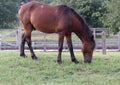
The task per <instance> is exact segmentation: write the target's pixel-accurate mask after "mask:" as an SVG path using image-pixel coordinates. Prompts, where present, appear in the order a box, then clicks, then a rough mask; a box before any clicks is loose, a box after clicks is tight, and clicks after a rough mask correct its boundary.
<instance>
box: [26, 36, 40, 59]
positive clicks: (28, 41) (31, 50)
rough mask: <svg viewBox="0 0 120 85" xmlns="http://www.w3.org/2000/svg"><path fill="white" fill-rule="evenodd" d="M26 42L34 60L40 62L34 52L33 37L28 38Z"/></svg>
mask: <svg viewBox="0 0 120 85" xmlns="http://www.w3.org/2000/svg"><path fill="white" fill-rule="evenodd" d="M26 41H27V44H28V47H29V49H30V52H31V57H32V59H33V60H38V58H37V57H36V55H35V53H34V51H33V48H32V45H31V36H29V37H26Z"/></svg>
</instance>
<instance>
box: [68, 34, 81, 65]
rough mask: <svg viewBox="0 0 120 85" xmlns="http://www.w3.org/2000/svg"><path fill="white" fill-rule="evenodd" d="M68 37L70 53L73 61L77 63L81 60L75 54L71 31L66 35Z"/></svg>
mask: <svg viewBox="0 0 120 85" xmlns="http://www.w3.org/2000/svg"><path fill="white" fill-rule="evenodd" d="M66 39H67V44H68V48H69V51H70V55H71V61H72V62H74V63H75V64H78V63H79V62H78V61H77V59H76V58H75V55H74V52H73V46H72V40H71V33H70V34H68V35H66Z"/></svg>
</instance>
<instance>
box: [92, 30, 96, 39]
mask: <svg viewBox="0 0 120 85" xmlns="http://www.w3.org/2000/svg"><path fill="white" fill-rule="evenodd" d="M93 35H94V40H95V41H96V29H95V28H93Z"/></svg>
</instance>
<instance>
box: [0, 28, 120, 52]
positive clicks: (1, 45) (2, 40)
mask: <svg viewBox="0 0 120 85" xmlns="http://www.w3.org/2000/svg"><path fill="white" fill-rule="evenodd" d="M91 30H92V32H93V34H94V39H95V41H96V49H102V50H103V54H106V49H118V50H120V46H119V45H120V32H119V33H118V36H117V37H116V38H110V39H107V38H106V31H107V30H106V29H105V28H104V29H100V28H93V29H91ZM97 36H99V38H97ZM20 37H21V34H20V29H19V30H12V31H11V30H9V31H8V33H6V34H4V35H0V49H19V46H20V42H21V41H20V40H21V39H20ZM6 38H8V39H6ZM72 41H73V46H74V49H78V50H80V48H82V43H81V41H80V40H79V39H78V37H77V36H76V35H75V34H74V33H73V34H72ZM32 46H33V48H34V49H41V50H44V51H46V50H49V49H58V37H57V34H44V33H41V32H38V31H34V32H33V33H32ZM25 48H26V49H27V48H28V46H27V45H26V44H25ZM64 49H66V50H68V48H67V43H66V41H64Z"/></svg>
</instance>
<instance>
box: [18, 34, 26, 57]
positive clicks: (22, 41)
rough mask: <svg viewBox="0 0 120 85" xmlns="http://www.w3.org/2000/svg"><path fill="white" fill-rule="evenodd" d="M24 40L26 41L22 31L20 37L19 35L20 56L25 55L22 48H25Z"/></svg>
mask: <svg viewBox="0 0 120 85" xmlns="http://www.w3.org/2000/svg"><path fill="white" fill-rule="evenodd" d="M25 41H26V37H25V34H24V33H23V34H22V37H21V45H20V56H21V57H24V58H25V57H27V56H26V55H25V52H24V49H25Z"/></svg>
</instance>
